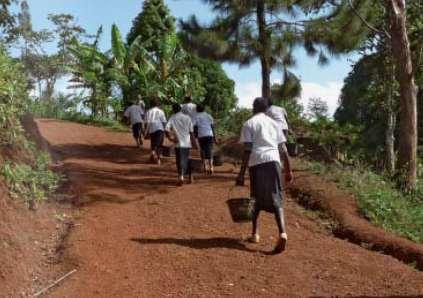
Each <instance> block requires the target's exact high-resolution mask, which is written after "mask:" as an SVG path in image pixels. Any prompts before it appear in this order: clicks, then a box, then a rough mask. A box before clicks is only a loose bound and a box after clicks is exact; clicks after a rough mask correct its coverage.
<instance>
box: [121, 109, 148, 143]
mask: <svg viewBox="0 0 423 298" xmlns="http://www.w3.org/2000/svg"><path fill="white" fill-rule="evenodd" d="M144 114H145V107H144V108H143V107H142V105H141V102H140V101H138V102H134V103H133V104H132V105H130V106H129V107H128V108H127V109H126V110H125V113H124V114H123V116H124V117H125V118H127V119H129V121H130V123H131V127H132V135H133V136H134V139H135V142H136V144H137V147H139V148H140V147H142V145H143V141H142V139H143V138H142V136H143V126H144Z"/></svg>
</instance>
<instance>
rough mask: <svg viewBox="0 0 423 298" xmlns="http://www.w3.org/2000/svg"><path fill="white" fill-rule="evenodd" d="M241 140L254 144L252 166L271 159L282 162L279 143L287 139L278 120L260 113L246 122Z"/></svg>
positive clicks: (251, 157) (251, 158)
mask: <svg viewBox="0 0 423 298" xmlns="http://www.w3.org/2000/svg"><path fill="white" fill-rule="evenodd" d="M240 142H241V143H252V145H253V147H252V150H251V155H250V160H249V163H248V165H249V166H250V167H252V166H255V165H258V164H262V163H266V162H271V161H276V162H278V163H280V162H281V160H280V156H279V144H281V143H285V142H286V139H285V136H284V134H283V132H282V130H280V129H279V126H278V124H277V123H276V121H274V120H273V119H271V118H270V117H269V116H267V115H265V114H264V113H259V114H256V115H254V116H253V117H251V118H250V119H249V120H248V121H247V122H245V123H244V126H243V127H242V130H241V138H240Z"/></svg>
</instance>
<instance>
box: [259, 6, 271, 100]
mask: <svg viewBox="0 0 423 298" xmlns="http://www.w3.org/2000/svg"><path fill="white" fill-rule="evenodd" d="M257 24H258V29H259V40H260V62H261V79H262V83H261V84H262V85H261V86H262V87H261V95H262V96H263V97H267V98H270V95H271V89H270V73H271V67H270V58H271V57H270V55H271V54H270V43H269V40H270V36H269V34H268V32H267V30H266V12H265V3H264V1H257Z"/></svg>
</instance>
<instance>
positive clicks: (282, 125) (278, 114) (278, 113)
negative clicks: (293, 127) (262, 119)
mask: <svg viewBox="0 0 423 298" xmlns="http://www.w3.org/2000/svg"><path fill="white" fill-rule="evenodd" d="M266 115H267V116H269V117H270V118H272V119H273V120H275V121H276V122H277V123H278V125H279V129H281V130H288V121H287V118H288V114H287V113H286V110H285V109H284V108H282V107H278V106H274V105H272V106H270V107H269V109H268V110H267V112H266Z"/></svg>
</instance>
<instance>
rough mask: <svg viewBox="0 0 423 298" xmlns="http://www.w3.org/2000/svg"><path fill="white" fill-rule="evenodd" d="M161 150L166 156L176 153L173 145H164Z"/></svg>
mask: <svg viewBox="0 0 423 298" xmlns="http://www.w3.org/2000/svg"><path fill="white" fill-rule="evenodd" d="M161 151H162V154H163V156H165V157H171V156H174V155H175V148H174V147H172V146H162V148H161Z"/></svg>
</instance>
